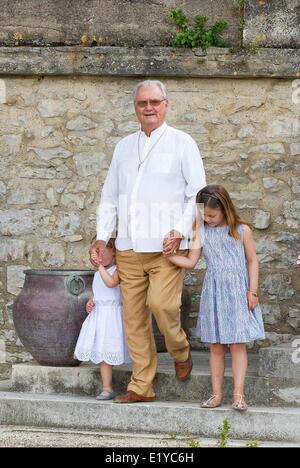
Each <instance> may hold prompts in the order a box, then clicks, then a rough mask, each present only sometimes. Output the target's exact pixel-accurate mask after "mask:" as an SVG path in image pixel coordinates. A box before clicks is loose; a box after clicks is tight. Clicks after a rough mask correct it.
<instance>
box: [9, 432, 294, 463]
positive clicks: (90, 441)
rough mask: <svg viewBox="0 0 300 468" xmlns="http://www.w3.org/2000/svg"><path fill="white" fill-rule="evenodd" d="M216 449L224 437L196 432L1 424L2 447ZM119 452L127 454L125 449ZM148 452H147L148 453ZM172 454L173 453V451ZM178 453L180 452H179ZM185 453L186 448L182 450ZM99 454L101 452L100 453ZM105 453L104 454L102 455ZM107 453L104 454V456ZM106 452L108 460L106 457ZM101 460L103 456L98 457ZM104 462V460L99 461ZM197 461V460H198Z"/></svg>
mask: <svg viewBox="0 0 300 468" xmlns="http://www.w3.org/2000/svg"><path fill="white" fill-rule="evenodd" d="M247 444H249V445H251V446H257V447H259V448H294V447H300V443H299V444H298V443H296V442H274V441H269V440H266V441H249V440H239V439H232V438H231V435H230V433H229V437H228V440H227V447H230V448H231V447H241V448H243V447H246V446H248V445H247ZM197 446H199V447H203V448H207V447H210V448H215V447H219V446H220V437H218V438H208V437H197V436H194V435H193V434H188V433H185V434H183V435H180V434H176V433H170V434H159V433H157V432H156V433H151V434H149V433H145V432H132V431H130V432H121V431H119V430H118V431H103V430H95V429H94V430H88V429H84V430H83V429H66V428H61V427H59V428H58V427H55V428H51V427H32V426H3V425H1V426H0V447H1V448H2V447H102V448H103V447H105V448H108V447H110V448H111V450H113V451H114V453H115V455H117V454H118V450H117V448H121V447H122V448H123V447H126V448H127V449H128V448H129V447H133V448H134V449H136V448H141V447H143V448H150V447H151V448H153V447H155V448H159V449H163V448H168V449H170V448H171V447H174V448H176V449H178V448H190V447H197ZM119 453H121V454H122V453H123V452H122V451H121V452H119ZM145 453H146V452H145ZM171 453H172V452H171ZM175 453H176V452H175ZM182 453H183V451H182ZM98 455H99V454H98ZM101 455H102V454H101ZM102 456H103V455H102ZM105 458H106V457H105V452H104V460H105ZM98 460H99V459H98ZM99 461H100V460H99ZM194 461H195V460H194Z"/></svg>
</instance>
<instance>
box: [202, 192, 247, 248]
mask: <svg viewBox="0 0 300 468" xmlns="http://www.w3.org/2000/svg"><path fill="white" fill-rule="evenodd" d="M196 202H197V203H203V204H204V208H211V209H213V210H221V211H222V213H223V214H224V217H225V220H226V223H227V225H228V227H229V235H230V236H231V237H233V238H234V239H238V240H239V239H240V238H241V236H240V234H239V232H238V230H237V226H238V225H239V224H246V225H247V226H249V227H250V228H251V229H252V226H251V224H249V223H247V222H245V221H243V220H242V219H241V218H240V215H239V214H238V212H237V210H236V208H235V206H234V204H233V203H232V200H231V198H230V195H229V193H228V192H227V190H226V189H225V188H224V187H222V185H207V186H206V187H204V188H203V189H202V190H200V191H199V192H198V193H197V195H196Z"/></svg>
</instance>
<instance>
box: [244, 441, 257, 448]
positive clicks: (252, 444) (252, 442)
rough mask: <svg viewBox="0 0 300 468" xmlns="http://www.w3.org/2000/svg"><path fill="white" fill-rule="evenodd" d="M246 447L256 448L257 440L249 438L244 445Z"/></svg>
mask: <svg viewBox="0 0 300 468" xmlns="http://www.w3.org/2000/svg"><path fill="white" fill-rule="evenodd" d="M245 447H246V448H257V447H258V442H257V440H249V441H248V442H247V443H246V445H245Z"/></svg>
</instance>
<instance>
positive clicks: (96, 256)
mask: <svg viewBox="0 0 300 468" xmlns="http://www.w3.org/2000/svg"><path fill="white" fill-rule="evenodd" d="M105 247H106V243H105V242H104V241H103V240H98V241H96V242H93V244H92V245H91V247H90V250H89V254H90V262H91V264H92V265H93V266H94V267H96V268H98V267H99V265H101V263H102V256H103V252H104V250H105Z"/></svg>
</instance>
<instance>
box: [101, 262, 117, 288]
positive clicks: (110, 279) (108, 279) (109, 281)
mask: <svg viewBox="0 0 300 468" xmlns="http://www.w3.org/2000/svg"><path fill="white" fill-rule="evenodd" d="M99 273H100V276H101V278H102V279H103V281H104V283H105V285H106V286H107V287H108V288H114V287H115V286H117V285H118V284H119V283H120V279H119V275H118V272H117V271H115V272H114V274H113V275H110V274H109V273H108V271H107V270H106V269H105V268H104V266H103V265H99Z"/></svg>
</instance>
